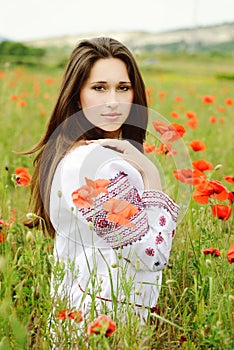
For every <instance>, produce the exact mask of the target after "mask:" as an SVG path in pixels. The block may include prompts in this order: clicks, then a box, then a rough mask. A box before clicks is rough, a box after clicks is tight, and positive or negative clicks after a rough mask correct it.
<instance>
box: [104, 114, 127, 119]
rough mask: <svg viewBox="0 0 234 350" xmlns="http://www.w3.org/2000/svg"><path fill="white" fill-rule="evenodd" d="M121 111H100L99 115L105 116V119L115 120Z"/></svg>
mask: <svg viewBox="0 0 234 350" xmlns="http://www.w3.org/2000/svg"><path fill="white" fill-rule="evenodd" d="M121 115H122V114H121V113H102V114H101V116H102V117H104V118H106V119H110V120H116V119H118V118H119V117H121Z"/></svg>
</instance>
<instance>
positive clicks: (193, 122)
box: [186, 118, 199, 130]
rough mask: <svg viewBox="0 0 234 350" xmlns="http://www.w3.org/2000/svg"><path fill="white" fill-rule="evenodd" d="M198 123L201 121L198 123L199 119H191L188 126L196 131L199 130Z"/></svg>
mask: <svg viewBox="0 0 234 350" xmlns="http://www.w3.org/2000/svg"><path fill="white" fill-rule="evenodd" d="M198 123H199V121H198V119H196V118H194V119H189V120H188V121H187V122H186V124H187V126H188V127H189V128H190V129H193V130H195V129H196V128H197V126H198Z"/></svg>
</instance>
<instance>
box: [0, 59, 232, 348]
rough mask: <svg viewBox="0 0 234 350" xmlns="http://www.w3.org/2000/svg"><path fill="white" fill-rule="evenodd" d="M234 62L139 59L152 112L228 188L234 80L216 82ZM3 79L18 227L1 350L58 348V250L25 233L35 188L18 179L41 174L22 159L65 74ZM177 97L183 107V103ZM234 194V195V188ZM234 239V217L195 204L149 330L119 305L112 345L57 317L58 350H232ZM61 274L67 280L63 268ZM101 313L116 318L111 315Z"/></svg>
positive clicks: (10, 198)
mask: <svg viewBox="0 0 234 350" xmlns="http://www.w3.org/2000/svg"><path fill="white" fill-rule="evenodd" d="M231 60H232V58H230V59H228V58H225V61H224V62H225V65H223V61H222V58H216V59H215V62H213V63H212V62H210V61H209V60H208V59H207V58H206V57H205V58H204V57H203V58H202V57H201V58H199V60H198V62H197V63H196V60H192V61H191V59H189V58H186V57H183V59H180V58H178V57H177V58H175V60H173V58H168V57H167V58H164V60H159V61H157V63H156V64H155V66H145V65H144V62H143V60H142V61H141V60H140V58H139V62H140V63H141V64H142V73H143V76H144V78H145V82H146V87H147V88H150V89H151V93H150V99H151V101H150V107H151V108H152V109H153V110H155V111H157V112H159V113H160V114H161V115H162V116H164V117H165V118H166V119H168V120H169V121H171V122H178V123H180V124H183V125H184V126H185V128H186V133H185V135H184V144H185V147H186V148H187V150H188V153H189V155H190V159H191V160H196V159H199V158H204V159H206V160H207V161H210V162H212V163H213V164H214V167H215V166H216V165H218V164H221V165H222V166H221V167H217V170H215V171H212V172H210V173H208V176H210V178H211V179H215V180H220V181H222V182H223V175H231V174H233V171H234V170H233V139H234V129H233V122H234V106H233V105H231V104H229V105H228V104H226V103H225V101H226V99H227V98H232V99H234V87H233V84H232V82H231V80H217V79H216V76H217V73H220V69H221V68H220V67H221V65H222V70H223V72H229V71H230V69H231V67H232V65H231ZM201 67H202V69H201ZM0 73H1V74H0V87H1V95H0V100H1V101H0V102H1V103H0V106H1V107H0V113H1V116H0V129H1V139H0V153H1V170H0V171H1V172H0V219H2V220H3V221H4V223H7V224H9V225H6V224H5V225H4V223H2V225H1V236H0V237H2V239H1V242H0V281H1V282H0V349H4V350H7V349H50V348H51V333H50V332H49V330H48V320H49V317H50V315H51V312H52V310H53V309H54V307H55V305H54V302H53V300H52V299H51V297H50V276H51V270H52V269H53V268H54V266H53V256H52V247H53V241H52V239H51V238H49V237H47V236H46V237H45V236H44V235H43V234H42V231H41V230H40V229H32V230H28V229H27V228H26V227H24V225H23V221H24V219H25V215H26V213H27V202H28V198H29V188H28V187H18V186H15V183H14V182H13V181H12V174H14V169H15V168H17V167H20V166H24V167H28V168H29V169H30V171H31V170H32V166H33V165H32V161H33V159H32V157H31V156H20V155H18V154H17V153H14V151H23V150H27V149H29V148H31V147H32V146H33V145H34V144H35V143H36V142H37V141H38V140H39V138H40V136H41V135H42V133H43V131H44V129H45V125H46V122H47V120H48V118H49V115H50V112H51V110H52V106H53V103H54V100H55V98H56V94H57V91H58V86H59V82H60V79H61V71H60V70H53V71H51V72H50V74H48V70H45V71H43V70H42V71H30V70H28V69H27V68H24V67H20V68H19V67H11V66H5V67H2V69H1V72H0ZM229 73H230V74H231V73H233V72H229ZM204 95H213V96H214V97H215V102H214V103H212V104H207V105H206V104H203V103H202V97H203V96H204ZM178 96H181V100H180V102H176V97H178ZM172 111H177V112H178V114H179V118H178V119H177V120H175V119H173V117H172V116H171V112H172ZM186 111H193V112H195V113H196V114H197V117H198V120H199V124H198V126H197V128H196V129H190V128H189V127H188V126H187V124H186V123H187V121H188V118H187V117H186ZM211 116H214V117H215V118H216V122H215V123H214V124H211V123H210V121H209V120H210V117H211ZM193 139H200V140H202V141H204V142H205V143H206V146H207V148H206V150H205V151H203V152H197V153H196V152H194V151H192V150H191V149H190V148H189V142H190V141H191V140H193ZM150 156H152V155H150ZM153 159H155V161H156V162H157V163H159V164H161V166H162V168H163V169H165V168H167V169H169V170H170V174H169V176H170V179H171V181H172V182H173V181H174V182H175V181H176V180H175V179H174V178H173V176H172V170H173V166H172V165H171V163H170V158H169V157H166V156H163V155H160V154H158V155H156V156H155V155H154V156H153ZM169 165H170V166H169ZM225 185H226V186H227V187H228V188H229V190H230V191H231V190H232V191H233V185H231V184H229V183H226V184H225ZM233 234H234V228H233V216H232V217H230V218H229V219H228V220H227V221H222V220H219V219H217V218H215V217H213V215H212V212H211V209H210V205H198V204H197V203H195V202H194V200H193V199H192V198H191V201H190V203H189V204H188V208H187V210H186V212H185V215H184V217H183V220H182V221H181V222H180V223H179V226H178V228H177V232H176V236H175V239H174V243H173V248H172V252H171V257H170V264H169V265H168V267H167V268H166V269H165V270H164V273H163V284H162V289H161V294H160V297H159V300H158V305H157V309H156V312H155V313H154V317H153V318H151V320H148V321H147V322H146V324H141V323H140V321H139V319H138V317H137V316H136V315H135V313H134V309H133V308H132V307H131V306H128V305H124V306H123V305H122V306H121V305H117V304H116V307H115V312H114V313H111V314H110V316H111V317H112V318H113V319H114V321H115V322H116V324H117V329H116V332H115V333H114V334H113V335H112V336H111V337H109V338H106V337H105V336H104V335H102V334H101V335H92V336H90V335H88V334H87V332H86V329H87V324H88V323H89V322H90V320H91V319H87V320H86V321H85V322H83V323H82V324H78V325H77V324H76V323H74V322H73V321H72V320H70V319H67V320H64V321H61V320H58V319H56V317H55V319H54V326H53V327H54V331H55V333H57V336H58V341H57V344H58V345H57V348H58V349H76V348H77V349H134V350H136V349H141V350H142V349H177V348H182V349H189V350H192V349H227V350H231V349H233V348H234V313H233V303H234V280H233V266H234V265H232V264H229V263H228V261H227V256H226V254H227V251H228V248H229V246H230V244H231V243H234V236H233ZM209 247H216V248H218V249H219V250H220V252H221V256H219V257H215V256H212V255H204V254H203V250H204V249H205V248H209ZM55 268H56V269H57V270H56V271H57V272H56V273H57V274H58V275H59V274H60V276H62V274H63V267H62V266H56V267H55ZM94 279H95V275H94ZM94 282H95V281H94ZM123 287H124V288H125V291H128V290H129V289H131V281H124V282H123ZM127 293H128V292H126V294H127ZM59 309H66V304H65V303H61V305H59V306H58V310H57V311H59ZM102 311H103V313H106V312H107V313H108V311H107V310H105V309H104V307H103V310H102ZM94 315H95V312H94V314H93V316H94ZM152 320H153V321H152ZM77 327H78V330H79V331H78V332H77ZM71 335H72V336H71Z"/></svg>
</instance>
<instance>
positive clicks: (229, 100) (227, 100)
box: [225, 97, 233, 106]
mask: <svg viewBox="0 0 234 350" xmlns="http://www.w3.org/2000/svg"><path fill="white" fill-rule="evenodd" d="M225 104H226V105H228V106H232V105H233V99H232V98H230V97H228V98H226V100H225Z"/></svg>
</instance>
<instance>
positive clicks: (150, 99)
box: [145, 88, 154, 104]
mask: <svg viewBox="0 0 234 350" xmlns="http://www.w3.org/2000/svg"><path fill="white" fill-rule="evenodd" d="M153 90H154V88H147V89H145V92H146V97H147V102H148V104H151V103H152V102H153V99H152V92H153Z"/></svg>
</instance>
